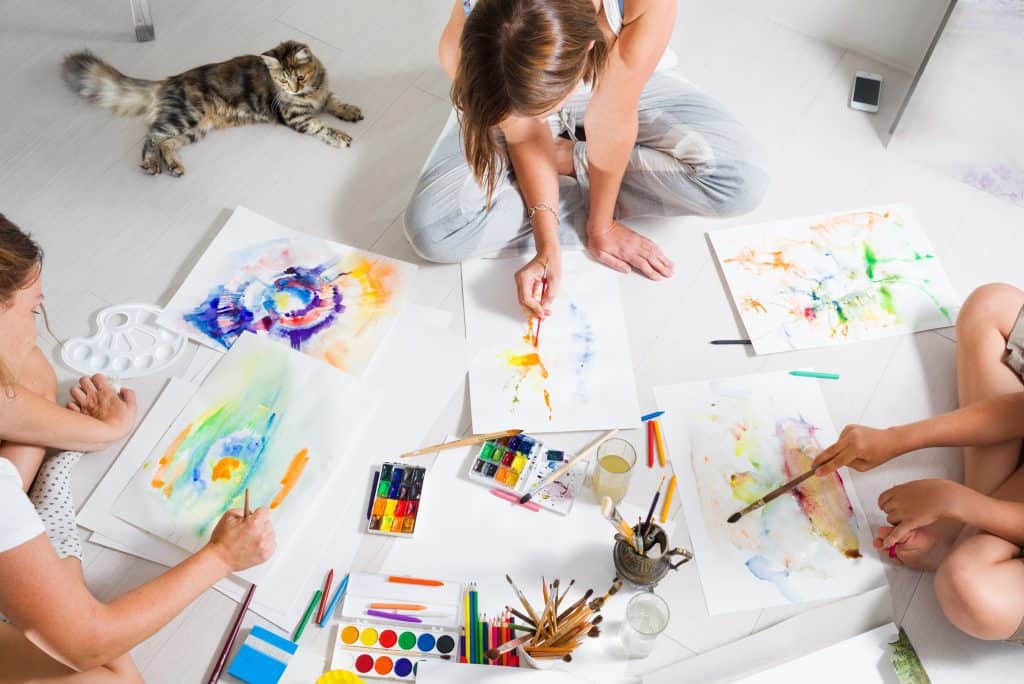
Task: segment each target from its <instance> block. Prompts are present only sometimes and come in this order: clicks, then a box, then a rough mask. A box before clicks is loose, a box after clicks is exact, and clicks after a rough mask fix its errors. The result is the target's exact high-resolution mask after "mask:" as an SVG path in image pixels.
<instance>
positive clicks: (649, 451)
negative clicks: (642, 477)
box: [647, 421, 654, 468]
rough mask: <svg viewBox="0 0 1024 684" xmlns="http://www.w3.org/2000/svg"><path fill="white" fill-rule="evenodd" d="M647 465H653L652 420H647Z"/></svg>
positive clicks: (650, 466) (649, 466)
mask: <svg viewBox="0 0 1024 684" xmlns="http://www.w3.org/2000/svg"><path fill="white" fill-rule="evenodd" d="M647 467H648V468H653V467H654V421H648V422H647Z"/></svg>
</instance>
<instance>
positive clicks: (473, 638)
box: [469, 584, 480, 665]
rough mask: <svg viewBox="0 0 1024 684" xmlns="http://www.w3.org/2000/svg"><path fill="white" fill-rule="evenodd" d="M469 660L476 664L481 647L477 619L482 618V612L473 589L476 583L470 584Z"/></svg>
mask: <svg viewBox="0 0 1024 684" xmlns="http://www.w3.org/2000/svg"><path fill="white" fill-rule="evenodd" d="M469 586H470V589H469V662H470V663H472V664H474V665H476V664H477V662H478V661H477V659H476V651H477V649H478V648H479V647H480V644H479V643H478V641H479V639H480V635H479V633H478V632H477V620H479V619H480V614H479V613H477V612H476V610H477V596H476V591H474V590H473V586H474V585H472V584H471V585H469Z"/></svg>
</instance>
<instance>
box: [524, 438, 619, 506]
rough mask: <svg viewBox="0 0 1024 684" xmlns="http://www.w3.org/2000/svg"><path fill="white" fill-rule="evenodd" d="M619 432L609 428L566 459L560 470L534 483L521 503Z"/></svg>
mask: <svg viewBox="0 0 1024 684" xmlns="http://www.w3.org/2000/svg"><path fill="white" fill-rule="evenodd" d="M617 432H618V429H614V430H609V431H608V432H606V433H604V434H603V435H601V436H600V437H598V438H597V439H595V440H594V441H593V442H591V443H590V444H588V445H587V446H585V447H583V449H582V450H581V451H580V452H579V453H578V454H576V455H575V456H573V457H572V458H570V459H569V460H568V461H566V462H565V465H563V466H562V467H561V468H559V469H558V470H556V471H554V472H553V473H551V474H550V475H548V476H547V477H545V478H544V479H543V480H541V481H540V482H538V483H536V484H535V485H533V486H532V487H530V491H528V492H527V493H526V494H523V495H522V496H521V497H520V498H519V503H521V504H524V503H526V502H527V501H529V500H530V499H532V498H533V493H534V492H536V491H537V490H538V489H541V488H543V487H546V486H547V485H549V484H551V483H552V482H554V481H555V480H557V479H558V478H560V477H562V475H565V474H566V473H567V472H569V471H570V470H572V467H573V466H574V465H576V463H577V462H579V461H580V460H581V459H584V458H586V457H587V456H589V455H590V452H591V451H593V450H594V449H596V448H597V447H599V446H601V445H602V444H604V443H605V442H607V441H608V440H609V439H611V438H612V437H614V436H615V433H617Z"/></svg>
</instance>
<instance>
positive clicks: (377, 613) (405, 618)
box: [366, 608, 423, 623]
mask: <svg viewBox="0 0 1024 684" xmlns="http://www.w3.org/2000/svg"><path fill="white" fill-rule="evenodd" d="M366 614H367V615H369V616H370V617H379V618H384V619H385V620H398V621H399V622H416V623H419V622H423V620H420V619H419V618H418V617H413V616H412V615H402V614H400V613H388V612H385V611H383V610H374V609H372V608H371V609H370V610H367V611H366Z"/></svg>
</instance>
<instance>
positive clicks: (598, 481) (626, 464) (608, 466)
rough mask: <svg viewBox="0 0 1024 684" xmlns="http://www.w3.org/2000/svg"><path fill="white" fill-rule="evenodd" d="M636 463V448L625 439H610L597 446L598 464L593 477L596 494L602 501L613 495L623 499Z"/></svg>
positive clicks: (614, 499) (615, 499)
mask: <svg viewBox="0 0 1024 684" xmlns="http://www.w3.org/2000/svg"><path fill="white" fill-rule="evenodd" d="M635 465H636V449H634V448H633V445H632V444H630V443H629V442H627V441H626V440H624V439H609V440H608V441H606V442H604V443H602V444H601V446H599V447H598V448H597V464H596V465H595V466H594V475H593V477H592V478H591V481H592V484H593V487H594V495H595V496H597V500H598V501H600V500H601V499H603V498H604V497H606V496H607V497H611V500H612V501H614V502H615V503H619V502H620V501H622V498H623V497H624V496H626V490H627V489H628V488H629V476H630V475H631V474H632V472H633V466H635Z"/></svg>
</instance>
